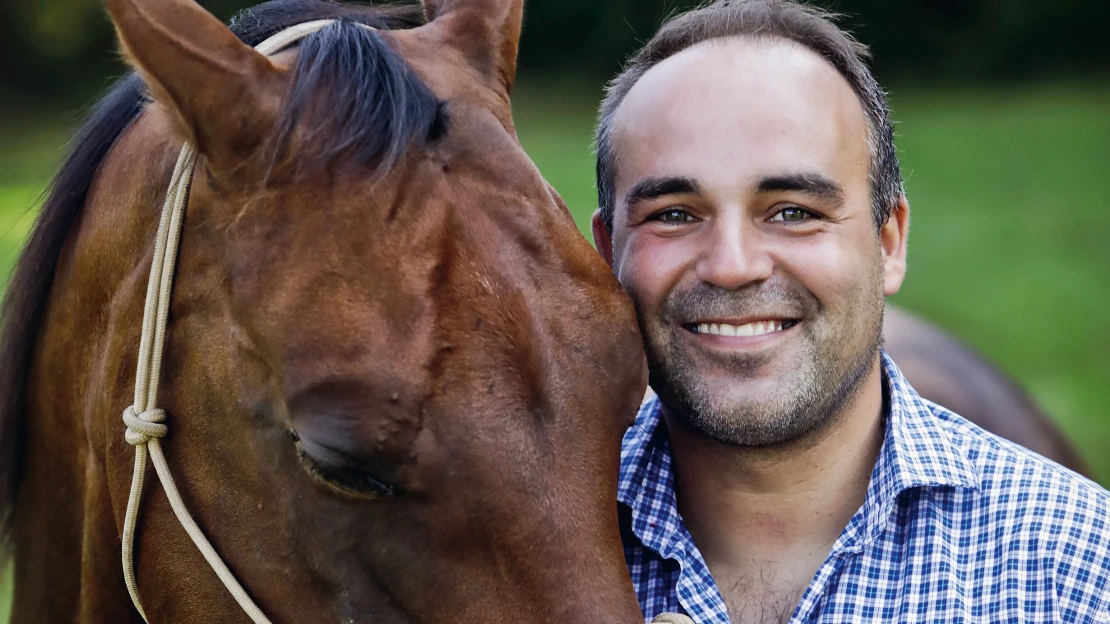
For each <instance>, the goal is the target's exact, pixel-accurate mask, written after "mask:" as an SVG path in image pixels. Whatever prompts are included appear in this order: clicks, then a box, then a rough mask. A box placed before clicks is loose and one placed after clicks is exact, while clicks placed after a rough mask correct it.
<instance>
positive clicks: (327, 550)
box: [0, 0, 646, 624]
mask: <svg viewBox="0 0 1110 624" xmlns="http://www.w3.org/2000/svg"><path fill="white" fill-rule="evenodd" d="M108 6H109V10H110V13H111V16H112V19H113V21H114V23H115V25H116V28H117V31H118V33H119V35H120V38H121V40H122V41H123V44H124V47H125V51H126V52H127V54H128V55H129V57H130V59H131V60H132V61H133V62H134V63H135V64H136V65H137V67H138V69H139V72H140V74H141V76H142V77H143V78H142V79H140V78H139V77H136V76H132V77H130V78H127V79H125V80H124V81H123V82H122V83H121V84H120V85H119V86H118V87H117V88H116V89H115V90H114V91H113V92H112V93H111V94H110V95H109V96H108V97H107V98H106V99H105V100H104V101H103V102H102V103H101V104H100V106H99V108H98V109H97V110H96V111H95V112H94V113H93V115H92V117H91V118H90V120H89V121H88V122H87V123H86V125H85V127H84V129H83V131H82V134H81V135H80V136H79V137H78V139H77V140H76V142H75V144H74V148H73V150H74V151H73V153H72V155H71V157H70V158H69V160H68V162H67V163H66V164H65V165H64V167H63V168H62V170H61V172H60V174H59V175H58V177H57V178H56V179H55V181H54V185H53V189H52V193H51V195H50V197H49V199H48V201H47V202H46V204H45V206H44V208H43V210H42V212H41V215H40V217H39V221H38V223H37V225H36V227H35V230H34V232H33V233H32V236H31V239H30V241H29V244H28V246H27V248H26V250H25V252H24V254H23V256H22V258H21V260H20V263H19V265H18V267H17V269H16V272H15V274H14V278H13V280H12V283H11V286H10V288H9V291H8V295H7V299H6V302H5V308H4V335H3V353H2V354H0V514H2V516H3V521H4V524H3V526H2V527H0V529H2V533H3V537H5V538H6V537H8V533H9V532H10V541H11V543H13V544H14V554H15V566H14V569H15V596H14V613H13V618H14V619H13V621H14V622H18V623H19V624H29V623H36V622H43V623H47V622H49V623H55V622H113V623H125V622H132V623H137V622H141V617H140V614H139V613H138V612H137V610H136V608H135V607H134V606H133V605H132V600H131V598H130V597H129V594H128V590H127V588H126V587H125V582H124V577H123V574H122V573H121V566H120V555H121V537H120V536H121V534H123V533H124V531H123V524H124V518H125V508H126V507H127V504H128V495H129V491H130V490H129V488H130V485H131V479H132V470H133V467H134V465H135V462H134V457H135V456H136V455H135V454H136V451H135V450H134V449H132V448H131V447H130V446H128V443H127V442H125V440H124V429H125V427H124V424H123V423H122V422H121V420H120V414H121V412H123V410H124V408H125V407H127V406H129V405H131V403H132V390H133V387H134V384H135V376H136V366H135V362H136V361H137V359H138V355H137V352H138V345H139V335H140V328H141V326H142V325H143V323H142V319H143V318H144V293H145V292H146V282H147V276H148V274H149V273H150V271H151V264H152V258H153V257H155V255H156V253H155V239H156V236H155V232H156V230H158V228H159V212H158V208H159V207H160V206H162V204H163V201H164V198H165V196H166V192H167V187H168V186H170V185H171V184H170V182H171V173H172V171H173V170H174V163H175V161H176V157H177V155H178V153H179V152H180V151H181V146H182V143H183V142H184V141H185V140H188V141H189V142H190V143H191V144H192V145H194V146H195V147H196V149H197V150H198V152H199V154H200V160H199V163H198V166H197V169H196V174H195V178H194V179H193V183H192V190H191V193H190V194H189V197H188V208H187V213H186V214H187V216H186V218H185V221H184V230H183V232H182V234H181V246H180V253H179V256H178V258H177V266H176V279H175V281H174V282H173V290H172V297H171V298H170V301H171V307H170V309H169V320H170V322H169V325H168V330H167V334H166V343H165V344H166V350H165V353H166V356H165V365H164V366H163V367H162V372H163V374H162V376H161V379H160V380H157V379H156V380H155V385H156V386H157V387H158V389H159V391H160V392H159V394H160V404H159V405H158V407H162V408H165V410H166V412H167V413H168V414H169V416H168V420H167V423H166V424H167V425H169V435H168V436H167V437H165V439H164V441H163V444H162V446H161V448H164V449H165V456H166V457H167V458H168V465H169V470H170V471H171V472H172V473H173V474H174V475H175V477H176V481H177V483H178V484H179V486H180V489H181V490H182V497H183V499H184V504H185V506H187V507H188V509H189V510H190V511H191V512H192V515H193V516H194V517H195V518H196V520H197V522H198V524H199V525H200V527H201V528H202V530H203V531H204V532H205V533H206V534H207V537H208V539H209V540H210V541H211V542H212V544H213V546H214V548H215V551H216V552H218V553H219V555H220V556H222V558H223V560H224V561H225V562H226V563H227V565H228V567H229V568H230V570H231V571H232V572H233V573H234V575H235V576H237V577H238V579H239V581H241V583H242V585H243V587H244V588H245V590H246V592H247V593H249V594H250V596H251V598H253V601H254V603H256V604H257V605H258V606H259V607H260V608H261V611H262V612H263V613H264V614H265V615H266V616H268V617H271V618H273V619H274V620H275V621H278V622H337V623H338V622H353V621H372V622H385V623H401V622H483V623H484V622H489V623H493V622H559V623H560V624H570V623H580V624H586V623H589V624H598V623H602V622H604V623H606V624H609V623H628V624H631V623H633V622H638V623H642V622H643V618H642V615H641V613H640V610H639V606H638V604H637V601H636V596H635V593H634V591H633V589H632V585H631V582H630V580H629V577H628V572H627V569H626V567H625V561H624V556H623V551H622V549H621V542H620V536H619V533H618V527H617V512H616V505H615V503H614V501H615V497H616V489H617V472H618V464H619V450H620V441H621V436H622V435H623V433H624V431H625V429H626V428H627V427H628V425H630V424H631V422H632V419H633V417H634V415H635V413H636V408H637V406H638V404H639V400H640V397H641V396H642V395H643V390H644V386H645V384H646V365H645V362H644V354H643V347H642V344H641V341H640V336H639V332H638V330H637V324H636V318H635V312H634V310H633V308H632V305H631V302H630V301H629V300H628V299H627V298H626V297H625V295H624V294H623V293H622V292H621V290H620V287H619V284H618V283H617V280H616V278H615V277H614V276H613V274H612V272H611V271H610V270H609V269H608V267H607V266H606V265H605V263H604V262H603V261H602V260H601V258H600V257H599V256H598V255H597V254H596V253H595V252H594V250H593V249H592V248H591V247H590V246H589V243H587V242H586V240H585V239H584V238H583V237H582V235H581V234H580V233H579V232H578V230H577V228H576V227H575V225H574V221H573V219H572V218H571V215H570V213H569V212H568V211H567V209H566V206H565V205H564V204H563V203H562V200H561V199H559V197H558V196H557V195H556V194H555V192H554V190H553V189H552V188H551V187H550V185H548V184H547V183H546V182H545V181H544V179H543V178H542V177H541V175H540V173H539V171H538V170H537V169H536V167H535V166H534V165H533V164H532V162H531V161H530V160H529V159H528V157H527V156H526V155H525V153H524V151H523V149H522V148H521V147H520V144H519V143H518V141H517V138H516V134H515V130H514V127H513V123H512V120H511V116H510V106H509V92H510V89H511V87H512V83H513V77H514V73H515V63H516V53H517V43H518V38H519V35H520V27H521V14H522V0H425V2H424V9H425V12H426V14H427V19H428V22H427V24H426V25H420V26H416V24H417V23H418V22H419V21H420V20H417V19H416V18H414V17H405V16H404V15H402V14H401V13H399V12H398V11H397V10H395V9H372V8H367V7H354V6H351V7H344V6H342V5H338V4H335V3H331V2H322V1H318V0H278V1H277V2H273V3H270V4H268V5H264V6H260V7H256V8H255V9H252V10H250V11H247V12H245V13H244V14H243V15H242V17H241V18H240V20H239V21H238V22H237V24H236V30H237V32H238V35H239V37H237V36H236V35H235V34H233V32H232V31H231V30H228V28H227V27H225V26H224V25H223V24H222V23H220V22H219V21H218V20H217V19H216V18H214V17H212V16H211V15H210V14H208V13H207V12H206V11H204V10H203V9H202V8H200V7H199V6H198V5H197V4H195V3H194V2H193V1H192V0H109V2H108ZM320 19H335V20H337V21H336V22H334V23H332V24H330V25H328V26H326V27H324V28H323V29H322V30H320V31H319V32H316V33H315V34H312V35H310V36H308V37H306V38H304V39H303V40H302V41H301V43H300V44H299V46H297V47H296V48H295V49H289V50H287V51H285V52H281V53H279V54H277V55H275V56H274V57H272V58H268V57H266V56H264V55H262V54H260V53H259V52H257V51H256V50H254V49H253V48H252V47H251V46H252V45H255V44H257V43H259V42H260V41H261V40H263V39H265V38H268V37H270V36H271V35H274V34H275V33H277V32H279V31H283V30H284V29H286V28H288V27H290V26H293V25H295V24H300V23H302V22H307V21H310V20H320ZM408 26H412V28H411V29H405V27H408ZM368 27H372V28H368ZM148 93H149V94H150V95H151V96H152V97H153V103H151V101H149V100H148V99H147V94H148ZM137 400H138V399H136V401H137ZM143 409H148V408H143ZM145 413H146V412H144V414H145ZM129 426H132V427H133V425H130V424H129ZM163 433H164V431H163ZM129 439H130V438H129ZM133 443H134V442H133ZM141 444H145V443H141ZM143 498H144V499H145V500H144V502H143V505H142V512H141V513H140V515H139V516H138V520H139V526H138V532H137V541H136V543H135V558H134V560H135V570H136V576H137V580H138V583H137V587H138V589H137V591H138V594H139V596H140V597H141V603H142V606H143V607H144V610H145V613H146V614H147V615H148V616H149V617H150V618H151V620H152V621H158V622H205V623H213V622H240V621H242V620H243V617H244V615H243V612H242V611H240V610H239V609H238V608H237V607H236V605H235V603H234V602H232V598H231V596H230V595H229V593H228V592H227V591H225V588H224V586H222V585H221V584H220V582H219V581H218V580H217V578H216V575H215V574H214V573H213V571H212V570H211V569H209V566H208V565H207V564H206V561H205V560H204V559H202V558H201V554H200V552H198V550H197V549H196V548H194V545H193V543H191V542H190V540H189V539H188V538H187V537H186V535H185V531H183V530H182V527H181V525H179V524H178V520H177V518H175V516H174V514H173V513H172V512H171V509H170V507H169V503H168V499H167V496H166V493H165V489H164V488H159V487H157V486H155V487H150V488H147V491H146V494H145V496H144V497H143ZM13 509H14V511H12V510H13ZM9 527H10V531H9V530H8V529H9ZM255 621H260V620H258V619H256V620H255Z"/></svg>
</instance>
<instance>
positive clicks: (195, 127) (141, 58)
mask: <svg viewBox="0 0 1110 624" xmlns="http://www.w3.org/2000/svg"><path fill="white" fill-rule="evenodd" d="M107 4H108V11H109V13H110V14H111V17H112V22H113V23H114V24H115V27H116V32H117V33H118V34H119V39H120V42H121V44H122V46H123V51H124V54H125V55H126V56H127V57H128V59H129V60H130V61H131V63H132V64H133V65H135V66H136V67H137V68H138V70H139V72H140V73H141V74H142V76H143V78H144V79H146V82H147V84H148V85H149V86H150V88H151V90H152V92H153V93H152V95H153V96H154V98H155V100H156V101H157V102H159V103H161V104H163V105H165V106H166V107H167V108H168V109H169V110H170V112H171V113H172V114H173V116H174V117H175V118H176V119H177V121H178V122H179V125H180V126H181V130H182V131H183V132H184V134H185V137H186V138H187V139H188V140H189V141H190V142H192V143H193V145H195V146H196V147H197V150H198V151H199V152H200V153H201V154H204V155H205V156H206V157H207V158H208V159H209V161H210V162H211V163H212V165H213V166H214V167H215V168H217V169H225V170H230V169H231V168H235V167H238V166H239V165H240V164H241V162H242V160H243V157H244V156H245V155H246V154H249V153H250V152H252V151H253V150H254V149H255V148H257V146H258V145H259V144H260V143H261V142H262V141H265V140H266V139H267V137H268V136H269V134H270V131H271V129H272V128H273V125H274V120H275V119H276V116H277V111H278V108H279V107H280V103H281V98H282V75H281V72H280V71H279V70H278V69H277V68H276V67H275V66H274V65H273V63H271V62H270V60H269V59H268V58H266V57H265V56H263V55H262V54H259V53H258V52H256V51H255V50H254V49H253V48H251V47H250V46H247V45H246V44H244V43H242V42H240V41H239V39H238V38H236V37H235V35H234V34H232V32H231V31H230V30H228V28H227V27H226V26H224V25H223V23H221V22H220V21H219V20H218V19H216V18H215V17H214V16H212V15H211V14H210V13H208V12H207V11H205V10H204V9H203V8H201V7H200V6H199V5H198V4H197V3H196V2H194V1H193V0H107Z"/></svg>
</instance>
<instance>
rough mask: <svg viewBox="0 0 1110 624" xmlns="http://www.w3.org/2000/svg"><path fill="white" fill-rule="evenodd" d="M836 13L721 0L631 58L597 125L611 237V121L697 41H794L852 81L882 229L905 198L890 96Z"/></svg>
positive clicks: (672, 25) (790, 4) (785, 2)
mask: <svg viewBox="0 0 1110 624" xmlns="http://www.w3.org/2000/svg"><path fill="white" fill-rule="evenodd" d="M836 17H837V16H836V15H834V14H832V13H829V12H827V11H824V10H822V9H819V8H816V7H812V6H808V5H805V4H801V3H799V2H795V1H794V0H716V1H714V2H712V3H710V4H707V5H705V6H703V7H701V8H698V9H694V10H692V11H689V12H686V13H682V14H679V15H677V16H675V17H673V18H671V19H669V20H667V22H666V23H664V24H663V27H662V28H660V29H659V32H657V33H656V34H655V36H654V37H652V38H651V40H650V41H648V43H647V45H645V46H644V47H643V48H642V49H640V51H639V52H637V53H636V54H635V55H633V56H632V58H631V60H629V62H628V64H627V65H626V66H625V68H624V70H623V71H622V72H621V73H620V75H618V76H617V77H616V78H614V79H613V81H612V82H610V83H609V85H608V87H607V89H606V94H605V101H604V102H602V105H601V114H600V117H599V121H598V127H597V196H598V206H599V208H600V210H601V217H602V220H603V221H604V222H605V227H606V228H607V229H608V230H609V231H610V232H612V231H613V211H614V209H615V206H616V196H615V194H616V189H615V188H614V185H615V178H616V154H615V153H614V146H613V136H612V135H613V118H614V116H615V114H616V112H617V109H618V108H619V107H620V105H621V102H623V101H624V98H625V96H627V95H628V92H629V91H631V90H632V87H633V86H634V85H635V84H636V83H637V82H639V80H640V78H642V77H643V76H644V74H645V73H647V72H648V70H650V69H651V68H652V67H655V66H656V65H658V64H659V63H661V62H663V61H664V60H666V59H668V58H670V57H672V56H674V55H675V54H678V53H679V52H682V51H683V50H686V49H687V48H690V47H692V46H695V45H697V44H699V43H702V42H705V41H710V40H714V39H722V38H730V37H749V38H758V39H781V40H786V41H792V42H794V43H797V44H799V45H801V46H803V47H805V48H807V49H809V50H812V51H813V52H815V53H817V54H818V55H820V56H821V57H822V58H824V59H825V60H826V61H828V62H829V63H830V64H832V66H833V67H834V68H836V71H837V72H839V73H840V75H841V76H843V77H844V79H845V80H847V81H848V84H849V85H851V87H852V90H853V91H855V93H856V96H858V97H859V100H860V103H861V104H862V105H863V110H864V113H865V114H866V116H867V127H868V132H867V143H868V149H869V151H870V153H871V166H870V173H869V175H870V179H871V211H872V216H873V217H874V220H875V224H876V225H877V226H879V227H881V226H882V225H883V224H884V223H886V221H887V219H888V218H890V213H891V211H892V210H893V209H894V207H895V206H896V205H897V204H898V201H899V199H900V197H901V195H902V194H903V192H904V191H903V188H902V173H901V171H900V170H899V168H898V153H897V151H896V150H895V148H894V127H893V125H892V123H891V121H890V106H889V105H888V103H887V98H886V92H885V91H883V89H882V87H880V86H879V83H878V82H877V81H876V80H875V77H874V76H872V75H871V70H870V69H869V68H868V67H867V63H866V60H867V59H868V58H870V53H869V52H868V50H867V47H866V46H864V45H863V44H861V43H860V42H858V41H856V40H855V38H853V37H852V36H851V35H850V34H848V33H847V32H845V31H843V30H841V29H840V28H839V27H838V26H837V25H836V23H835V22H834V20H835V19H836Z"/></svg>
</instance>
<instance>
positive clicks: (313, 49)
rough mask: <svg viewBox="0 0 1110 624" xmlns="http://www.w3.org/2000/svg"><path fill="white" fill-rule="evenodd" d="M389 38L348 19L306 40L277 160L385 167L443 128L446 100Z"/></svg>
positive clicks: (314, 166)
mask: <svg viewBox="0 0 1110 624" xmlns="http://www.w3.org/2000/svg"><path fill="white" fill-rule="evenodd" d="M387 37H388V35H387V34H384V33H382V32H377V31H371V30H368V29H366V28H364V27H363V26H362V25H360V23H358V22H356V21H353V20H348V19H345V18H344V19H340V20H339V21H337V22H336V23H334V24H332V25H330V26H328V27H326V28H324V29H323V30H321V31H320V32H318V33H316V34H314V35H312V36H311V37H308V38H306V39H305V40H304V41H303V42H302V43H301V45H300V48H299V51H298V55H297V60H296V66H295V68H294V71H293V78H292V84H291V86H290V91H289V95H288V97H287V100H286V104H285V110H284V111H283V113H282V116H281V120H280V122H279V124H278V132H277V135H276V137H275V149H274V161H273V162H274V163H276V162H277V161H279V160H284V159H289V160H291V161H292V162H293V163H295V167H296V169H298V170H299V171H301V172H302V173H303V172H305V171H308V172H311V171H315V170H318V169H320V168H322V167H325V166H329V165H332V164H338V165H339V166H341V167H343V168H347V169H357V170H363V169H365V168H366V167H367V166H373V167H374V169H375V171H376V173H383V172H385V171H386V170H388V169H390V168H391V167H392V166H393V165H394V164H395V163H396V162H397V160H398V159H399V158H400V157H401V156H402V155H403V154H405V153H406V152H407V151H408V150H409V148H410V147H412V146H413V145H418V144H420V143H422V142H424V141H426V140H433V139H435V138H437V137H438V135H439V134H442V132H443V127H444V123H445V121H444V112H443V107H442V105H441V102H440V101H439V99H438V98H437V97H436V96H435V95H434V94H433V93H432V92H431V90H430V89H429V88H428V87H427V85H425V84H424V82H423V81H422V80H421V78H420V77H419V76H418V75H416V73H415V72H414V71H413V70H412V68H411V67H410V66H409V65H408V64H407V63H406V62H405V61H404V60H403V59H402V58H401V57H400V55H398V54H397V53H396V52H395V51H394V50H393V49H392V48H391V47H390V45H389V43H388V41H387ZM304 143H307V145H304Z"/></svg>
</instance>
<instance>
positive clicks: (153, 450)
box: [122, 20, 334, 624]
mask: <svg viewBox="0 0 1110 624" xmlns="http://www.w3.org/2000/svg"><path fill="white" fill-rule="evenodd" d="M333 21H334V20H318V21H314V22H306V23H304V24H299V25H297V26H293V27H292V28H289V29H287V30H283V31H282V32H280V33H278V34H276V35H274V36H273V37H270V38H269V39H267V40H266V41H263V42H262V43H261V44H259V45H258V46H257V47H256V48H255V49H256V50H258V51H259V52H260V53H262V54H264V55H267V56H269V55H272V54H275V53H277V52H279V51H281V50H282V49H284V48H285V47H287V46H289V45H290V44H292V43H294V42H296V41H299V40H300V39H302V38H304V37H306V36H308V35H311V34H312V33H315V32H317V31H319V30H320V29H322V28H324V27H325V26H327V25H329V24H331V23H333ZM196 162H197V153H196V150H195V149H193V147H192V146H191V145H188V144H186V145H185V146H184V147H182V148H181V154H180V156H178V158H177V166H176V167H175V168H174V172H173V176H172V177H171V178H170V187H169V190H168V191H167V193H166V202H165V204H164V205H163V206H162V217H161V219H160V221H159V223H158V235H157V239H156V241H155V245H154V260H153V261H152V262H151V266H150V279H149V281H148V282H147V289H146V306H145V308H144V310H143V332H142V338H141V341H140V342H139V363H138V367H137V369H136V371H135V403H134V405H132V406H130V407H128V408H127V409H126V410H124V412H123V422H124V424H126V425H127V431H126V433H125V434H124V439H126V440H127V443H128V444H130V445H132V446H134V447H135V472H134V474H133V475H132V477H131V494H130V496H129V497H128V499H127V512H126V515H125V516H124V521H123V536H122V537H123V548H122V550H123V578H124V581H125V583H126V584H127V591H128V593H130V594H131V601H132V602H133V603H135V609H136V610H138V612H139V615H141V616H143V620H144V621H149V618H147V615H146V612H145V611H144V610H143V605H142V603H141V601H140V599H139V586H138V583H137V581H136V578H135V567H134V544H135V527H136V525H137V523H138V516H139V504H140V502H141V499H142V494H143V481H144V478H145V475H146V460H147V455H150V460H151V463H153V464H154V472H155V473H156V474H157V475H158V480H159V481H161V482H162V489H164V490H165V492H166V498H168V499H169V502H170V507H171V508H172V509H173V513H174V515H175V516H177V520H178V522H180V523H181V526H182V527H184V528H185V532H186V533H188V534H189V537H190V538H191V539H192V540H193V544H195V545H196V547H197V549H199V550H200V552H201V554H202V555H204V559H205V561H207V562H208V565H209V566H211V567H212V569H213V570H214V571H215V572H216V575H217V576H219V577H220V580H221V581H222V582H223V584H224V586H225V587H226V588H227V590H228V591H229V592H231V595H232V597H234V598H235V601H236V602H237V603H239V606H240V607H242V609H243V611H245V612H246V614H247V615H248V616H249V617H250V618H251V620H252V621H253V622H255V624H270V620H268V619H266V616H265V615H263V614H262V611H261V610H260V609H259V608H258V606H257V605H255V604H254V601H253V600H251V598H250V596H249V595H248V594H247V592H246V590H244V589H243V586H242V585H240V584H239V581H237V580H236V579H235V575H234V574H232V573H231V570H229V569H228V567H227V565H225V564H224V562H223V560H222V559H220V556H219V555H218V554H217V553H216V550H215V549H214V548H212V544H211V543H210V542H209V541H208V539H207V538H206V537H205V536H204V533H203V532H202V531H201V530H200V527H199V526H197V523H196V521H194V520H193V517H192V515H190V514H189V510H188V509H187V508H186V507H185V503H184V501H182V500H181V494H180V493H179V492H178V491H177V485H176V484H175V483H174V480H173V474H172V473H171V472H170V468H169V464H168V463H167V462H166V456H165V454H164V453H163V452H162V445H161V443H160V442H159V440H160V439H161V438H163V437H165V436H166V434H167V433H169V427H168V426H167V425H165V424H164V421H165V420H166V412H165V411H163V410H160V409H158V408H157V407H156V404H157V398H158V380H159V377H160V374H161V369H162V350H163V348H164V347H165V342H166V320H167V318H168V317H169V310H170V294H171V293H172V291H173V270H174V264H175V262H176V260H177V249H178V242H179V241H180V238H181V224H182V221H183V219H184V216H185V206H186V204H187V203H188V200H189V185H190V184H191V183H192V180H193V172H194V170H195V169H196Z"/></svg>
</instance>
